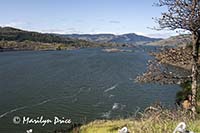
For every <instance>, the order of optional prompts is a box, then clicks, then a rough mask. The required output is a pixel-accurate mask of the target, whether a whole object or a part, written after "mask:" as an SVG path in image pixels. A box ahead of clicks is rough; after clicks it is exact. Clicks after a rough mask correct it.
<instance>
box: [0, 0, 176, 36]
mask: <svg viewBox="0 0 200 133" xmlns="http://www.w3.org/2000/svg"><path fill="white" fill-rule="evenodd" d="M157 1H158V0H1V4H0V16H1V17H0V26H13V27H17V28H22V29H26V30H33V31H39V32H50V33H65V34H71V33H84V34H85V33H89V34H96V33H113V34H124V33H137V34H141V35H146V36H150V37H168V36H170V35H174V33H173V32H170V31H155V30H151V29H149V28H148V27H153V26H157V24H156V23H155V22H154V20H153V19H152V17H159V16H160V14H161V11H163V10H164V9H162V8H158V7H155V6H152V5H153V3H155V2H157Z"/></svg>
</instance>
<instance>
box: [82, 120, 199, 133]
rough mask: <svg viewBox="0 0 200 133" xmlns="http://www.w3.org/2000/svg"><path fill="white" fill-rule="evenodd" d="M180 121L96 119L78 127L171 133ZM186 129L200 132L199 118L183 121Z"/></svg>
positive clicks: (85, 131)
mask: <svg viewBox="0 0 200 133" xmlns="http://www.w3.org/2000/svg"><path fill="white" fill-rule="evenodd" d="M179 122H181V121H178V120H177V121H174V120H162V121H160V122H157V121H150V120H144V121H142V120H131V119H125V120H108V121H106V120H97V121H94V122H91V123H89V124H87V125H84V126H82V127H81V128H80V132H81V133H117V132H118V130H119V129H121V128H122V127H124V126H126V127H127V128H128V131H129V132H130V133H172V132H173V130H174V129H175V128H176V126H177V125H178V123H179ZM185 123H186V125H187V130H190V131H193V132H195V133H200V120H194V121H185Z"/></svg>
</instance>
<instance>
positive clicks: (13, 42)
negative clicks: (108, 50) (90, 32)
mask: <svg viewBox="0 0 200 133" xmlns="http://www.w3.org/2000/svg"><path fill="white" fill-rule="evenodd" d="M97 46H119V45H116V44H109V43H102V44H99V43H94V42H89V41H86V40H80V39H77V38H69V37H62V36H61V35H55V34H43V33H39V32H32V31H25V30H21V29H17V28H13V27H0V51H3V50H62V49H72V48H83V47H97Z"/></svg>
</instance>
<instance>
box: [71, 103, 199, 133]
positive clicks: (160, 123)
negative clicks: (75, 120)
mask: <svg viewBox="0 0 200 133" xmlns="http://www.w3.org/2000/svg"><path fill="white" fill-rule="evenodd" d="M189 114H190V113H189V112H185V111H181V110H176V111H173V110H167V109H163V108H156V107H152V106H151V107H149V108H147V109H146V110H145V111H144V113H139V112H138V115H140V117H139V118H137V117H133V118H131V117H129V118H128V119H118V120H96V121H93V122H90V123H89V124H86V125H83V126H81V127H80V128H78V129H77V128H76V130H79V131H80V132H81V133H94V132H95V133H117V132H119V130H121V129H122V128H124V129H125V128H126V129H128V133H172V132H173V131H174V130H175V128H176V127H177V125H178V124H179V123H180V122H184V123H185V124H186V130H189V131H193V132H195V133H198V132H200V127H199V124H200V120H199V119H198V118H197V119H196V120H192V119H191V116H190V115H189ZM74 131H75V129H74ZM74 131H73V132H74ZM126 133H127V132H126Z"/></svg>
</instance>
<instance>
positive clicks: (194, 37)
mask: <svg viewBox="0 0 200 133" xmlns="http://www.w3.org/2000/svg"><path fill="white" fill-rule="evenodd" d="M192 43H193V49H192V99H191V100H192V101H191V102H192V103H191V104H192V112H193V116H194V118H195V115H196V107H197V89H198V86H197V81H198V59H199V56H198V54H199V33H198V32H193V33H192Z"/></svg>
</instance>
